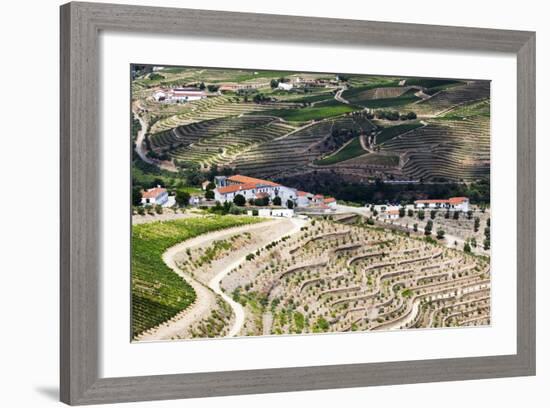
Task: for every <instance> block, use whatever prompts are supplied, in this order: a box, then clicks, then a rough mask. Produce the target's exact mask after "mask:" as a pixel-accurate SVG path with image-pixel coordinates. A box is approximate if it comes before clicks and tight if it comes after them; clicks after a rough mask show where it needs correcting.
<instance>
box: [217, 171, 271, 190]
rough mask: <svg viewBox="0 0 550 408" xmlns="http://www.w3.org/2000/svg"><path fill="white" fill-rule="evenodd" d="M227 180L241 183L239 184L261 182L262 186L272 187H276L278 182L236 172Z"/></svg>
mask: <svg viewBox="0 0 550 408" xmlns="http://www.w3.org/2000/svg"><path fill="white" fill-rule="evenodd" d="M227 179H228V180H229V181H233V182H235V183H241V184H249V183H250V184H252V183H253V184H261V185H264V186H272V187H278V186H280V184H277V183H274V182H273V181H269V180H262V179H258V178H255V177H248V176H242V175H240V174H236V175H234V176H230V177H228V178H227Z"/></svg>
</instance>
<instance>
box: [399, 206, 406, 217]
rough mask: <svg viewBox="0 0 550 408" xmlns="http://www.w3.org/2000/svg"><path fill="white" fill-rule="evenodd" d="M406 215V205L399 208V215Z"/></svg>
mask: <svg viewBox="0 0 550 408" xmlns="http://www.w3.org/2000/svg"><path fill="white" fill-rule="evenodd" d="M404 216H405V207H400V208H399V217H400V218H403V217H404Z"/></svg>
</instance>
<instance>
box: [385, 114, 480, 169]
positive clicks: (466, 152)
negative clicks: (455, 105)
mask: <svg viewBox="0 0 550 408" xmlns="http://www.w3.org/2000/svg"><path fill="white" fill-rule="evenodd" d="M450 118H451V119H448V118H441V119H440V120H437V121H433V122H431V123H429V124H428V125H427V126H424V127H420V128H418V129H415V130H412V131H409V132H407V133H405V134H402V135H400V136H397V137H394V138H392V139H391V140H389V141H387V142H385V143H384V144H383V145H382V146H381V147H382V151H385V152H388V153H397V154H400V155H403V158H404V165H403V167H402V171H403V174H404V175H405V176H406V177H408V178H410V179H414V180H419V179H423V180H433V179H447V180H478V179H482V178H487V177H488V176H489V174H490V122H489V118H488V117H487V116H472V117H469V118H463V119H462V120H456V117H453V116H450Z"/></svg>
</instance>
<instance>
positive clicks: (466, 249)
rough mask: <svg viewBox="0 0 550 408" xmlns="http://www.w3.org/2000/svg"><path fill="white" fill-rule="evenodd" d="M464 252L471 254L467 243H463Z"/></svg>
mask: <svg viewBox="0 0 550 408" xmlns="http://www.w3.org/2000/svg"><path fill="white" fill-rule="evenodd" d="M464 252H467V253H470V252H472V248H471V247H470V244H468V241H466V242H465V243H464Z"/></svg>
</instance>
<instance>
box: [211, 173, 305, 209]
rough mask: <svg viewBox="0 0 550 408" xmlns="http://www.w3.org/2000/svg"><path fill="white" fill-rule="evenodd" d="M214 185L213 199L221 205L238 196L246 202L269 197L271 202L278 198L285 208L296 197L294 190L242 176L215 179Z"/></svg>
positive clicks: (271, 182) (293, 201) (267, 181)
mask: <svg viewBox="0 0 550 408" xmlns="http://www.w3.org/2000/svg"><path fill="white" fill-rule="evenodd" d="M216 185H217V187H216V189H215V190H214V199H215V200H216V201H219V202H221V203H224V202H226V201H233V200H234V198H235V197H236V196H237V195H239V194H240V195H242V196H243V197H244V198H245V199H246V200H247V201H248V200H250V199H253V200H255V199H257V198H264V197H269V200H270V201H273V200H274V199H275V197H280V199H281V204H282V205H283V206H285V207H286V206H287V202H288V201H289V200H290V201H292V203H295V201H296V197H297V191H296V189H294V188H291V187H286V186H283V185H281V184H278V183H274V182H273V181H269V180H262V179H257V178H254V177H248V176H242V175H235V176H229V177H225V178H216Z"/></svg>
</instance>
